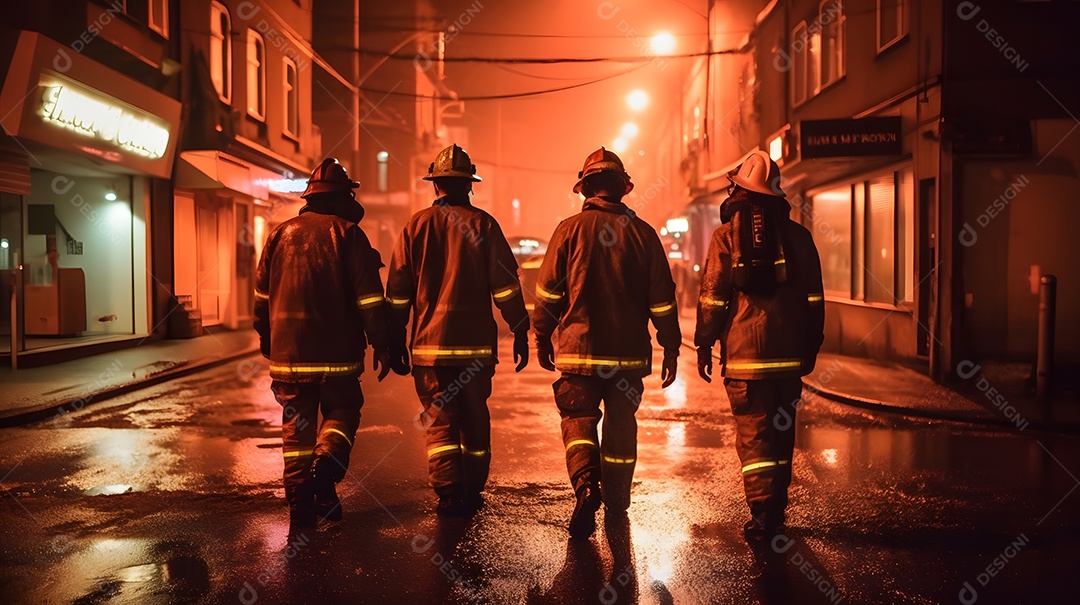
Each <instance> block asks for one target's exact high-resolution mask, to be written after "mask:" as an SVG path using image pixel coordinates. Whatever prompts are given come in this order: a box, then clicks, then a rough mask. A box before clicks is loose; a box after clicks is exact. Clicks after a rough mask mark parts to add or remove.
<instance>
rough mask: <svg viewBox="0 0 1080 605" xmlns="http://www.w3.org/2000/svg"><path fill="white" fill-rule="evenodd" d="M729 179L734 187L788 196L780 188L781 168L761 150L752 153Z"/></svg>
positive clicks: (730, 173)
mask: <svg viewBox="0 0 1080 605" xmlns="http://www.w3.org/2000/svg"><path fill="white" fill-rule="evenodd" d="M728 179H729V180H731V183H732V184H733V185H738V186H739V187H742V188H743V189H746V190H747V191H755V192H757V193H764V194H765V195H775V196H777V197H785V195H786V194H785V193H784V190H783V189H781V188H780V167H779V166H777V165H776V162H774V161H772V158H770V157H769V154H768V153H766V152H764V151H761V150H760V149H759V150H757V151H755V152H753V153H751V154H750V155H749V156H747V158H746V159H745V160H743V163H742V164H739V167H738V168H736V169H735V170H733V171H731V172H729V173H728Z"/></svg>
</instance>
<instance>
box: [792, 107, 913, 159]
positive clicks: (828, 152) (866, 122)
mask: <svg viewBox="0 0 1080 605" xmlns="http://www.w3.org/2000/svg"><path fill="white" fill-rule="evenodd" d="M901 135H902V131H901V124H900V117H899V116H890V117H885V118H860V119H857V120H803V121H802V123H801V124H800V128H799V137H800V138H799V147H800V148H801V152H802V157H803V159H809V158H835V157H847V156H860V155H897V154H899V153H901V152H902V150H903V147H902V141H901Z"/></svg>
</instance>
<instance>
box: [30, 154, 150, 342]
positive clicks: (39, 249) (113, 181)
mask: <svg viewBox="0 0 1080 605" xmlns="http://www.w3.org/2000/svg"><path fill="white" fill-rule="evenodd" d="M137 178H141V177H137ZM131 181H132V178H131V177H128V176H119V175H118V176H109V177H86V176H79V177H67V176H64V175H59V174H56V173H53V172H48V171H45V170H33V171H31V192H32V193H31V195H30V196H28V197H25V198H24V202H23V203H24V204H25V205H26V206H29V205H31V204H51V205H52V206H53V208H54V209H55V213H56V218H57V220H58V221H59V222H60V224H62V225H63V226H64V227H65V228H66V229H67V230H68V232H69V233H71V235H72V237H74V238H75V239H76V240H78V241H80V242H82V244H83V253H82V254H81V255H77V254H69V253H68V251H67V243H66V242H67V238H66V237H65V236H64V235H63V232H62V231H61V230H60V228H59V227H57V229H56V236H57V237H56V247H57V251H58V252H59V259H58V265H59V267H61V268H66V267H79V268H81V269H82V270H83V273H84V274H85V275H86V314H87V321H86V324H87V332H88V333H110V334H132V333H134V332H135V331H136V328H135V315H134V308H140V309H141V310H143V323H145V307H146V304H147V298H146V288H145V280H141V283H142V284H143V287H141V288H140V289H138V290H137V291H136V290H135V289H134V286H135V283H134V278H133V271H132V267H133V262H132V261H133V256H132V249H133V231H134V239H136V240H138V241H136V242H135V243H136V244H137V245H135V246H134V248H135V249H136V250H138V251H139V255H138V258H137V259H136V260H137V261H138V262H139V263H141V264H140V265H139V266H140V267H145V266H146V264H145V263H146V243H147V242H146V228H145V224H144V222H143V221H144V213H143V208H142V206H143V202H144V200H143V199H142V195H141V194H140V199H139V203H138V204H137V206H139V211H138V213H137V214H138V216H137V217H136V218H133V216H132V210H131V208H132V204H131V201H132V194H133V192H132V186H131ZM140 189H141V188H140ZM110 190H111V191H113V192H115V193H116V195H117V199H116V201H108V200H106V199H105V195H106V193H107V192H109V191H110ZM28 214H29V210H27V211H26V212H24V217H27V216H28ZM26 220H27V218H24V225H23V229H24V233H26V229H27V224H26ZM133 223H138V224H139V227H138V229H133ZM25 249H26V256H25V262H26V263H27V264H28V265H29V266H30V270H29V271H27V273H26V276H27V283H28V284H32V283H45V282H49V281H51V275H50V273H51V271H50V270H49V269H48V266H49V263H48V258H47V256H46V236H44V235H26V240H25ZM139 272H140V273H144V272H145V271H144V270H142V269H140V271H139ZM136 293H137V295H138V299H137V300H135V301H134V304H133V296H135V294H136ZM108 316H115V319H112V320H109V321H101V319H102V318H105V317H108ZM137 331H139V332H143V331H145V327H143V326H139V328H138V330H137Z"/></svg>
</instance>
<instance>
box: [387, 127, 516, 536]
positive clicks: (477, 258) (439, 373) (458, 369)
mask: <svg viewBox="0 0 1080 605" xmlns="http://www.w3.org/2000/svg"><path fill="white" fill-rule="evenodd" d="M423 178H424V180H428V181H431V182H432V184H433V188H434V192H435V197H436V199H435V202H434V203H433V204H432V205H431V207H430V208H425V209H424V210H421V211H419V212H417V213H416V214H414V215H413V216H412V217H411V218H410V219H409V222H408V223H407V224H406V225H405V229H404V230H403V231H402V233H401V237H400V238H399V239H398V242H397V245H396V246H395V248H394V254H393V258H392V260H391V262H390V273H389V276H388V277H387V297H388V299H389V301H390V307H391V310H390V315H391V320H390V323H391V343H392V346H393V352H392V354H391V357H392V360H393V361H392V364H393V367H394V371H395V372H398V373H401V374H405V373H408V372H409V371H410V365H409V349H408V347H406V345H405V340H406V327H407V324H408V323H409V314H410V311H411V312H412V341H411V353H412V367H411V371H412V375H413V380H414V381H415V383H416V393H417V395H418V396H419V398H420V404H421V406H422V408H423V411H422V412H421V413H420V416H419V419H418V420H419V422H421V423H422V425H423V427H424V428H425V430H426V432H427V457H428V475H429V478H430V481H431V487H432V488H433V489H434V490H435V493H436V495H437V496H438V498H439V502H438V505H437V508H436V512H437V513H438V514H439V515H444V516H453V517H462V516H469V515H472V514H474V513H475V512H476V511H477V510H478V509H479V508H480V507H481V506H482V505H483V498H482V496H481V492H482V491H483V490H484V486H485V485H486V483H487V478H488V469H489V467H490V465H491V419H490V416H489V413H488V407H487V400H488V397H490V396H491V379H492V376H494V374H495V364H497V363H498V362H499V359H498V352H499V351H498V345H499V335H498V327H497V325H496V323H495V317H494V314H493V313H492V301H494V304H495V306H496V307H497V308H498V309H499V312H500V313H501V315H502V318H503V320H504V321H505V322H506V324H507V325H508V326H509V327H510V331H511V332H513V334H514V340H513V355H514V361H515V362H517V367H516V368H515V369H516V370H517V371H518V372H520V371H521V370H522V369H523V368H524V367H525V365H526V364H527V363H528V360H529V344H528V332H529V317H528V314H527V313H526V311H525V301H524V299H523V298H522V294H521V285H520V283H519V282H518V273H517V261H516V260H515V259H514V255H513V252H511V250H510V245H509V244H508V243H507V242H506V238H505V237H504V236H503V233H502V230H501V229H500V228H499V224H498V223H497V222H496V221H495V219H494V218H492V216H491V215H489V214H488V213H486V212H484V211H483V210H480V209H479V208H476V207H475V206H473V205H472V204H471V203H470V200H469V196H470V194H471V193H472V186H473V183H475V182H480V181H481V180H482V179H481V178H480V177H479V176H477V175H476V166H474V165H473V164H472V162H471V161H470V159H469V156H468V154H467V153H465V150H463V149H462V148H461V147H458V146H457V145H451V146H449V147H447V148H446V149H443V150H442V151H441V152H439V155H438V156H437V157H436V158H435V161H434V162H432V163H431V165H430V166H429V167H428V174H427V176H425V177H423Z"/></svg>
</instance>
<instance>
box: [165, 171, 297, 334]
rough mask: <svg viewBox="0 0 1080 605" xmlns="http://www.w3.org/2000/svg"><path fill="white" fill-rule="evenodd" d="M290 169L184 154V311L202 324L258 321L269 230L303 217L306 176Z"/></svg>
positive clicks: (178, 258)
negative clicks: (258, 273)
mask: <svg viewBox="0 0 1080 605" xmlns="http://www.w3.org/2000/svg"><path fill="white" fill-rule="evenodd" d="M296 170H299V167H297V168H296ZM290 172H291V171H287V170H282V169H278V170H277V171H275V170H271V169H270V168H267V167H263V166H260V165H258V164H255V163H254V162H251V161H248V160H244V159H242V158H239V157H237V156H234V155H232V154H228V153H225V152H223V151H214V150H199V151H182V152H181V153H180V159H179V164H178V166H177V171H176V183H175V185H176V188H175V191H174V197H173V217H174V239H173V242H174V251H173V252H174V254H173V258H174V259H175V288H176V290H175V292H176V297H177V300H178V302H179V303H180V304H181V305H182V306H183V308H184V313H186V314H187V315H189V316H190V317H192V318H195V319H196V321H197V322H199V323H201V325H202V326H204V327H213V326H222V327H225V328H229V329H237V328H242V327H245V326H247V325H250V322H251V313H252V309H253V308H254V304H255V301H254V299H253V296H254V292H255V267H256V263H257V262H258V258H259V255H260V254H261V252H262V244H263V242H264V241H265V239H266V236H267V235H268V231H267V229H268V228H269V227H270V226H271V225H273V224H276V223H278V222H281V221H282V220H284V219H285V218H289V217H292V216H296V212H297V211H298V210H299V208H300V206H301V205H302V201H301V200H300V198H299V197H298V196H299V192H298V191H297V190H296V187H297V186H298V184H299V183H298V181H296V180H295V179H289V178H286V177H288V176H290V174H289V173H290ZM293 174H295V173H293ZM300 191H302V189H300Z"/></svg>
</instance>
